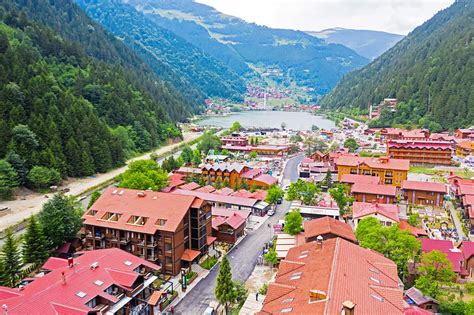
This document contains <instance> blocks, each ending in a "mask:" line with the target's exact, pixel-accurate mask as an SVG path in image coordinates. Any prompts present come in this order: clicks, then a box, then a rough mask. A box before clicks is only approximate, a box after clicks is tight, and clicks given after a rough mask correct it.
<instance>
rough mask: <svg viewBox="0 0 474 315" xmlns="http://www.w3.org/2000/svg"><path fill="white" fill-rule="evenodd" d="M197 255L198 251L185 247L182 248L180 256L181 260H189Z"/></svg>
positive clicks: (199, 253)
mask: <svg viewBox="0 0 474 315" xmlns="http://www.w3.org/2000/svg"><path fill="white" fill-rule="evenodd" d="M199 255H201V252H200V251H198V250H194V249H189V248H187V249H185V250H184V252H183V255H182V256H181V260H184V261H189V262H191V261H193V260H194V259H196V258H197V257H198V256H199Z"/></svg>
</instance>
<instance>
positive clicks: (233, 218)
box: [212, 211, 247, 244]
mask: <svg viewBox="0 0 474 315" xmlns="http://www.w3.org/2000/svg"><path fill="white" fill-rule="evenodd" d="M246 222H247V219H246V218H245V217H244V216H242V215H241V214H240V213H239V212H237V211H233V212H232V213H231V214H230V215H228V216H217V215H216V216H214V215H213V217H212V235H213V236H214V237H216V238H217V240H218V241H221V242H225V243H230V244H234V243H235V242H237V239H238V238H239V237H241V236H243V235H244V229H245V225H246Z"/></svg>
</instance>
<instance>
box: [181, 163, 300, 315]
mask: <svg viewBox="0 0 474 315" xmlns="http://www.w3.org/2000/svg"><path fill="white" fill-rule="evenodd" d="M302 159H303V156H297V157H294V158H292V159H290V160H288V163H287V164H286V167H285V170H284V174H283V179H290V181H291V182H294V181H296V180H297V179H298V164H299V163H300V162H301V160H302ZM289 208H290V203H289V202H286V201H283V203H282V204H281V205H279V206H278V208H277V211H276V213H275V215H274V216H272V217H270V218H269V219H268V220H267V221H266V222H265V223H264V224H263V225H262V226H261V227H260V228H259V229H257V230H256V231H252V232H250V233H249V234H248V235H247V236H246V237H245V238H244V239H243V240H242V242H240V244H239V245H238V246H236V247H235V248H234V249H233V250H232V251H231V252H230V253H229V254H228V258H229V262H230V265H231V268H232V276H233V278H234V279H235V280H239V281H242V282H245V281H246V280H247V278H248V277H249V276H250V274H251V273H252V271H253V269H254V267H255V263H256V261H257V258H258V256H259V255H260V253H261V252H262V249H263V246H264V244H265V243H266V242H268V241H270V239H271V233H272V228H269V227H268V224H270V226H273V224H276V223H278V220H281V219H282V218H283V217H284V215H285V212H286V211H288V209H289ZM218 272H219V269H218V268H215V269H214V270H213V271H211V273H210V274H209V275H208V276H207V277H206V278H204V279H202V280H201V281H200V282H199V283H198V284H197V285H196V286H195V287H194V288H193V289H192V291H190V292H189V293H188V294H187V295H186V296H185V297H184V299H183V300H181V301H180V302H179V303H178V304H177V305H176V307H175V313H176V314H202V313H203V312H204V310H205V309H206V308H207V307H208V306H209V303H210V302H211V301H213V300H215V298H214V287H215V283H216V278H217V274H218Z"/></svg>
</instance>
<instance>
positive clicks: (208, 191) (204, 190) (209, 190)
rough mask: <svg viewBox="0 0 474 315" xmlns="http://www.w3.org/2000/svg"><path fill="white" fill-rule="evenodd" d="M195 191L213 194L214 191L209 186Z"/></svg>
mask: <svg viewBox="0 0 474 315" xmlns="http://www.w3.org/2000/svg"><path fill="white" fill-rule="evenodd" d="M196 191H200V192H207V193H212V192H215V191H216V189H215V188H214V187H212V186H211V185H207V186H204V187H201V188H198V189H196Z"/></svg>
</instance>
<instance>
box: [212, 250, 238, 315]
mask: <svg viewBox="0 0 474 315" xmlns="http://www.w3.org/2000/svg"><path fill="white" fill-rule="evenodd" d="M214 295H215V296H216V298H217V300H218V301H219V302H220V303H221V304H224V306H225V309H226V312H227V307H228V303H230V302H232V301H233V300H234V282H233V281H232V270H231V269H230V264H229V261H228V260H227V255H224V257H223V258H222V262H221V266H220V268H219V275H218V276H217V283H216V288H215V290H214Z"/></svg>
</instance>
